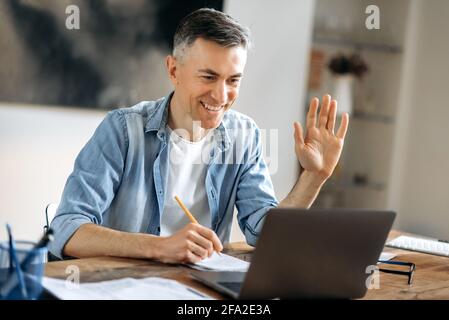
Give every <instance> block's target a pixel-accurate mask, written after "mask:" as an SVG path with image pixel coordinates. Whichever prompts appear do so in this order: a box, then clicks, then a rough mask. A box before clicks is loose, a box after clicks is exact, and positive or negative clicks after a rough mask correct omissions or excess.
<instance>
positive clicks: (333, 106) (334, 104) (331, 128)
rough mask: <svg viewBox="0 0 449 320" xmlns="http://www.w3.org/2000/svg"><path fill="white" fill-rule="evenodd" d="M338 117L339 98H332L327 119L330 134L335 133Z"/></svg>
mask: <svg viewBox="0 0 449 320" xmlns="http://www.w3.org/2000/svg"><path fill="white" fill-rule="evenodd" d="M336 118H337V100H332V101H331V106H330V109H329V117H328V121H327V130H328V131H329V133H330V134H334V129H335V119H336Z"/></svg>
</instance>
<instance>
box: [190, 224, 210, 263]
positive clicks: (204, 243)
mask: <svg viewBox="0 0 449 320" xmlns="http://www.w3.org/2000/svg"><path fill="white" fill-rule="evenodd" d="M188 239H189V240H190V241H193V242H194V243H196V244H197V245H199V246H200V247H202V248H203V249H205V250H206V251H207V256H208V257H210V256H211V255H212V253H213V252H214V245H213V243H212V241H210V240H208V239H206V238H205V237H203V236H202V235H200V234H199V233H198V232H197V231H195V230H191V231H190V232H189V236H188Z"/></svg>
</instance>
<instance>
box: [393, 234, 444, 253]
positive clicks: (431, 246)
mask: <svg viewBox="0 0 449 320" xmlns="http://www.w3.org/2000/svg"><path fill="white" fill-rule="evenodd" d="M386 245H387V246H388V247H393V248H399V249H405V250H412V251H419V252H424V253H429V254H435V255H438V256H445V257H449V243H447V242H441V241H438V240H436V239H435V240H433V239H423V238H415V237H409V236H400V237H398V238H396V239H393V240H391V241H389V242H387V243H386Z"/></svg>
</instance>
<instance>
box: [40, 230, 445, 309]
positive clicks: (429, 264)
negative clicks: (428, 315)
mask: <svg viewBox="0 0 449 320" xmlns="http://www.w3.org/2000/svg"><path fill="white" fill-rule="evenodd" d="M400 234H401V233H399V232H397V231H392V232H391V233H390V236H389V239H391V238H395V237H397V236H398V235H400ZM252 250H253V248H252V247H250V246H248V245H246V244H245V243H233V244H230V245H227V246H226V247H225V250H224V252H225V253H227V254H230V255H233V256H235V257H238V258H242V259H244V260H249V259H250V257H251V252H252ZM385 251H388V252H393V253H396V254H397V256H396V258H395V259H394V260H397V261H407V262H413V263H415V265H416V271H415V274H414V280H413V283H412V284H411V285H408V284H407V277H405V276H402V275H394V274H387V273H380V288H379V289H371V290H368V292H367V294H366V295H365V297H364V298H363V299H371V300H373V299H394V300H396V299H449V258H445V257H439V256H434V255H428V254H423V253H417V252H411V251H405V250H399V249H392V248H385ZM70 265H75V266H77V267H78V268H79V270H80V280H81V282H95V281H104V280H112V279H119V278H124V277H133V278H144V277H151V276H157V277H163V278H169V279H175V280H178V281H179V282H181V283H184V284H186V285H189V286H191V287H193V288H196V289H197V290H199V291H201V292H204V293H206V294H208V295H210V296H212V297H214V298H217V299H222V298H223V296H222V295H221V294H219V293H217V292H215V291H213V290H212V289H209V288H208V287H206V286H204V285H202V284H200V283H198V282H196V281H195V280H193V279H191V278H190V276H189V272H190V271H191V270H192V269H190V268H188V267H184V266H181V265H167V264H163V263H159V262H155V261H147V260H138V259H126V258H113V257H100V258H86V259H76V260H67V261H58V262H50V263H47V265H46V268H45V275H46V276H48V277H54V278H60V279H65V278H67V277H68V275H67V274H66V268H67V267H68V266H70Z"/></svg>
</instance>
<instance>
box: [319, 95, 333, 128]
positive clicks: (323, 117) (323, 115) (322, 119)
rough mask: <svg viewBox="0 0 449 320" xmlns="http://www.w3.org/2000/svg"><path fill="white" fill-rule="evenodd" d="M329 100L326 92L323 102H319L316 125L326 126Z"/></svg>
mask: <svg viewBox="0 0 449 320" xmlns="http://www.w3.org/2000/svg"><path fill="white" fill-rule="evenodd" d="M330 100H331V96H330V95H328V94H326V95H324V96H323V102H322V103H321V109H320V114H319V116H318V127H320V128H326V124H327V116H328V114H329V104H330Z"/></svg>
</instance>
